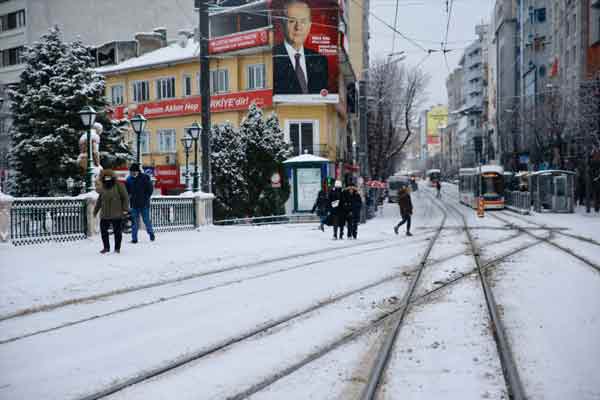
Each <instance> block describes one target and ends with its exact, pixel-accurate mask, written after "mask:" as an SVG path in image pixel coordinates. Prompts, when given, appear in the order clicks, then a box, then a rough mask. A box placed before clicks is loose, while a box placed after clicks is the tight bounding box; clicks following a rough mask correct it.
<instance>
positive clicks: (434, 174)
mask: <svg viewBox="0 0 600 400" xmlns="http://www.w3.org/2000/svg"><path fill="white" fill-rule="evenodd" d="M440 176H441V171H440V170H439V169H428V170H427V172H425V177H426V178H427V180H428V181H429V186H435V183H436V182H438V181H439V180H440Z"/></svg>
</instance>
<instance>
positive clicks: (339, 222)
mask: <svg viewBox="0 0 600 400" xmlns="http://www.w3.org/2000/svg"><path fill="white" fill-rule="evenodd" d="M343 197H344V192H343V191H342V181H340V180H336V181H335V184H334V185H333V189H331V191H330V192H329V208H330V209H331V216H332V219H333V240H337V239H338V230H339V232H340V236H339V238H340V239H344V222H345V220H346V211H345V209H344V207H343V204H342V200H343Z"/></svg>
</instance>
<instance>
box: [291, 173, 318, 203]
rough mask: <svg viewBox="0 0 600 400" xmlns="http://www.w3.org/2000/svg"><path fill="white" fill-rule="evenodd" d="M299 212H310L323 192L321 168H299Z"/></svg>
mask: <svg viewBox="0 0 600 400" xmlns="http://www.w3.org/2000/svg"><path fill="white" fill-rule="evenodd" d="M296 174H297V175H296V177H297V182H298V186H297V188H298V211H310V210H311V209H312V206H313V204H315V199H316V198H317V195H318V194H319V190H321V168H298V169H297V170H296Z"/></svg>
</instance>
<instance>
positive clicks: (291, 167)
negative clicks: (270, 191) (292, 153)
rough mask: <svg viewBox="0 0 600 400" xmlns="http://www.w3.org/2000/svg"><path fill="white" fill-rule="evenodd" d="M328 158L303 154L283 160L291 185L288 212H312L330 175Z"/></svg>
mask: <svg viewBox="0 0 600 400" xmlns="http://www.w3.org/2000/svg"><path fill="white" fill-rule="evenodd" d="M329 163H330V161H329V160H328V159H327V158H323V157H317V156H315V155H312V154H302V155H300V156H297V157H293V158H290V159H288V160H286V161H284V162H283V165H284V166H285V170H286V173H287V176H288V178H289V182H290V186H291V189H292V190H291V195H290V200H289V201H288V204H287V205H286V212H287V213H288V214H289V213H310V211H311V209H312V206H313V204H315V200H316V199H317V195H318V194H319V190H321V188H322V187H323V181H324V179H325V178H327V176H328V164H329Z"/></svg>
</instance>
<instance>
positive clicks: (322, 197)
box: [311, 182, 329, 232]
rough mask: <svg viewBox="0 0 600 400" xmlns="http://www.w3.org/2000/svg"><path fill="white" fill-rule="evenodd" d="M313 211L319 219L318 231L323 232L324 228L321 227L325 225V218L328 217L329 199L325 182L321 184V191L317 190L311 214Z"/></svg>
mask: <svg viewBox="0 0 600 400" xmlns="http://www.w3.org/2000/svg"><path fill="white" fill-rule="evenodd" d="M315 210H316V211H317V216H318V217H319V221H320V225H319V229H320V230H321V231H323V232H324V231H325V228H324V227H323V225H324V224H325V222H326V220H327V216H328V215H329V198H328V196H327V186H326V184H325V182H323V187H322V188H321V190H319V194H318V195H317V200H316V201H315V204H314V205H313V208H312V210H311V212H312V213H314V212H315Z"/></svg>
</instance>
